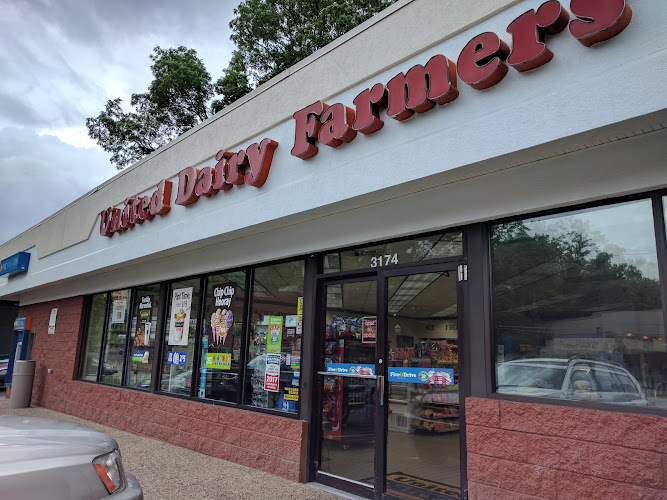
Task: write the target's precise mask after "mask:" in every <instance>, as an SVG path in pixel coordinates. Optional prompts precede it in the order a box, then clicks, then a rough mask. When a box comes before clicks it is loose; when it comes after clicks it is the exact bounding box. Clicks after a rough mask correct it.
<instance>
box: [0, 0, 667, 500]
mask: <svg viewBox="0 0 667 500" xmlns="http://www.w3.org/2000/svg"><path fill="white" fill-rule="evenodd" d="M665 25H667V9H665V8H664V5H663V3H662V2H661V1H660V0H642V1H641V2H640V1H634V2H633V1H628V2H626V1H619V0H608V1H605V2H600V1H595V0H572V1H571V2H557V1H548V2H541V1H532V0H523V1H509V0H484V1H479V2H455V1H450V0H438V1H436V0H412V1H409V0H404V1H400V2H398V3H396V4H395V5H393V6H392V7H391V8H389V9H387V10H386V11H384V12H382V13H381V14H379V15H378V16H375V17H374V18H373V19H371V20H369V21H367V22H366V23H364V24H362V25H361V26H359V27H357V28H356V29H355V30H353V31H352V32H350V33H348V34H347V35H345V36H344V37H342V38H341V39H339V40H337V41H336V42H334V43H333V44H331V45H330V46H327V47H325V48H324V49H322V50H320V51H318V52H317V53H315V54H313V55H312V56H311V57H309V58H308V59H306V60H304V61H302V62H301V63H299V64H298V65H296V66H295V67H293V68H291V69H290V70H289V71H287V72H285V73H283V74H281V75H279V76H278V77H276V78H274V79H273V80H271V81H269V82H267V83H266V84H265V85H263V86H261V87H259V88H258V89H256V90H255V91H254V92H252V93H251V94H249V95H247V96H246V97H244V98H243V99H241V100H240V101H238V102H237V103H235V104H234V105H232V106H230V107H228V108H226V109H225V110H223V111H222V112H220V113H218V114H217V115H216V116H215V117H213V118H211V119H209V120H208V121H206V122H204V123H203V124H201V125H200V126H198V127H197V128H195V129H193V130H191V131H189V132H188V133H186V134H184V135H183V136H181V137H179V138H178V139H176V140H175V141H173V142H172V143H170V144H168V145H167V146H165V147H164V148H162V149H160V150H159V151H157V152H155V153H153V154H152V155H150V156H149V157H147V158H146V159H144V160H142V161H141V162H139V163H137V164H136V165H134V166H132V167H130V168H128V169H127V170H125V171H123V172H121V173H119V174H118V175H117V176H116V177H114V178H113V179H111V180H109V181H108V182H106V183H105V184H103V185H101V186H99V187H98V188H96V189H95V190H93V191H91V192H90V193H88V194H87V195H85V196H83V197H82V198H80V199H79V200H77V201H75V202H74V203H72V204H71V205H69V206H68V207H66V208H65V209H63V210H61V211H60V212H58V213H56V214H54V215H53V216H52V217H50V218H49V219H47V220H45V221H43V222H42V223H41V224H39V225H37V226H35V227H33V228H32V229H30V230H29V231H27V232H25V233H23V234H22V235H19V236H18V237H17V238H15V239H13V240H11V241H10V242H8V243H6V244H4V245H3V246H2V247H0V258H2V259H4V258H5V257H9V256H11V255H13V254H15V253H17V252H22V251H26V252H29V253H30V254H31V258H30V267H29V269H28V271H27V272H25V273H21V274H19V275H16V276H12V277H10V278H0V280H1V281H0V299H2V300H7V301H19V302H20V309H19V315H21V316H30V317H31V318H32V331H33V332H35V341H34V347H33V350H32V357H33V359H35V360H36V361H37V373H36V379H35V386H34V389H33V403H34V404H37V405H40V406H44V407H46V408H51V409H54V410H57V411H62V412H66V413H69V414H73V415H77V416H80V417H82V418H86V419H89V420H94V421H97V422H101V423H105V424H107V425H110V426H113V427H117V428H120V429H124V430H128V431H130V432H134V433H137V434H143V435H147V436H151V437H155V438H157V439H161V440H164V441H167V442H171V443H174V444H177V445H179V446H183V447H186V448H190V449H194V450H197V451H200V452H202V453H205V454H209V455H213V456H216V457H220V458H223V459H226V460H230V461H233V462H237V463H240V464H243V465H248V466H251V467H255V468H257V469H261V470H265V471H268V472H272V473H274V474H278V475H281V476H284V477H286V478H289V479H292V480H295V481H319V482H322V483H325V484H329V485H333V486H335V487H338V488H342V489H346V490H349V491H352V492H355V493H357V494H360V495H362V496H365V497H368V498H429V499H430V498H434V499H435V498H508V499H509V498H512V499H517V498H520V499H523V498H526V499H528V498H605V499H606V498H667V419H665V417H666V416H667V387H666V386H667V343H666V341H665V319H666V318H667V274H666V273H667V237H666V236H665V223H666V220H667V212H666V208H667V173H666V171H665V151H666V148H665V144H667V132H666V128H665V127H666V124H667V111H666V108H667V92H666V91H667V83H665V82H666V81H667V37H665V35H664V26H665ZM54 309H55V310H56V311H55V312H54Z"/></svg>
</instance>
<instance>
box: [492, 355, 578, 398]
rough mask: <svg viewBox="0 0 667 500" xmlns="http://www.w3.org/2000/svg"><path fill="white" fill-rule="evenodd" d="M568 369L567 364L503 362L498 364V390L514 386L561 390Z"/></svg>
mask: <svg viewBox="0 0 667 500" xmlns="http://www.w3.org/2000/svg"><path fill="white" fill-rule="evenodd" d="M566 371H567V365H566V364H563V365H558V364H538V363H534V364H532V363H531V364H528V363H511V362H510V363H502V364H500V365H499V366H498V391H499V392H502V390H503V388H507V389H509V388H512V387H536V388H540V389H558V390H560V389H561V387H562V386H563V380H564V379H565V373H566Z"/></svg>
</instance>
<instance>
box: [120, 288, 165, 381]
mask: <svg viewBox="0 0 667 500" xmlns="http://www.w3.org/2000/svg"><path fill="white" fill-rule="evenodd" d="M159 300H160V285H149V286H142V287H139V288H137V289H136V293H135V296H134V304H133V308H132V310H133V314H132V322H131V323H130V351H129V353H128V357H129V361H128V363H129V364H128V369H127V376H126V382H125V383H126V385H128V386H130V387H136V388H138V389H146V390H148V389H149V388H150V385H151V373H152V371H153V361H154V360H155V329H156V327H157V321H158V315H157V311H158V302H159Z"/></svg>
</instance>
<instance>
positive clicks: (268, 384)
mask: <svg viewBox="0 0 667 500" xmlns="http://www.w3.org/2000/svg"><path fill="white" fill-rule="evenodd" d="M281 319H282V318H281ZM281 325H282V323H281ZM279 386H280V354H276V353H267V354H266V372H265V373H264V390H265V391H269V392H278V390H279Z"/></svg>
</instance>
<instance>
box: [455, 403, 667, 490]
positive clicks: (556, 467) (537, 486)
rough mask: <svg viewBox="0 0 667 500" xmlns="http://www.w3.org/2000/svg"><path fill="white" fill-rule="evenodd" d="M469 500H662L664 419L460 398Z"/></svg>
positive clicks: (666, 483) (666, 472) (666, 455)
mask: <svg viewBox="0 0 667 500" xmlns="http://www.w3.org/2000/svg"><path fill="white" fill-rule="evenodd" d="M466 423H467V442H468V444H467V446H468V484H469V493H470V499H471V500H472V499H494V500H502V499H508V500H509V499H511V500H524V499H525V500H527V499H538V498H540V499H541V498H549V499H573V500H574V499H601V500H602V499H604V500H609V499H626V498H627V499H630V498H633V499H634V498H646V499H667V418H663V417H657V416H649V415H635V414H629V413H615V412H603V411H596V410H586V409H580V408H571V407H564V406H551V405H540V404H533V403H516V402H511V401H498V400H491V399H479V398H468V399H467V400H466Z"/></svg>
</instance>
